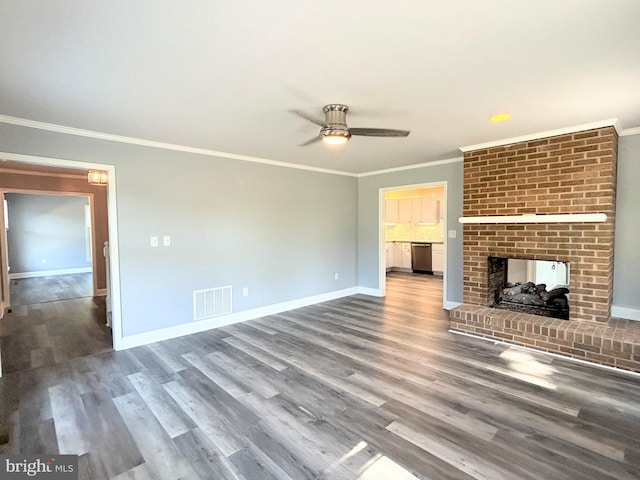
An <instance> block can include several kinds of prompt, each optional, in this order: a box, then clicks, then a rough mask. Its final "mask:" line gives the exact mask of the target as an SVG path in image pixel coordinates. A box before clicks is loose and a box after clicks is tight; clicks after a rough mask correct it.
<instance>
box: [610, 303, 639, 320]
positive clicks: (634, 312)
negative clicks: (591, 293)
mask: <svg viewBox="0 0 640 480" xmlns="http://www.w3.org/2000/svg"><path fill="white" fill-rule="evenodd" d="M611 316H612V317H616V318H626V319H627V320H640V308H635V307H625V306H623V305H612V306H611Z"/></svg>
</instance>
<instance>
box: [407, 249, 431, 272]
mask: <svg viewBox="0 0 640 480" xmlns="http://www.w3.org/2000/svg"><path fill="white" fill-rule="evenodd" d="M411 270H413V271H414V272H415V273H430V274H431V275H433V267H432V266H431V244H430V243H412V244H411Z"/></svg>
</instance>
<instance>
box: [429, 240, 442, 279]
mask: <svg viewBox="0 0 640 480" xmlns="http://www.w3.org/2000/svg"><path fill="white" fill-rule="evenodd" d="M431 268H432V269H433V271H434V273H443V272H444V245H443V244H442V243H433V244H431Z"/></svg>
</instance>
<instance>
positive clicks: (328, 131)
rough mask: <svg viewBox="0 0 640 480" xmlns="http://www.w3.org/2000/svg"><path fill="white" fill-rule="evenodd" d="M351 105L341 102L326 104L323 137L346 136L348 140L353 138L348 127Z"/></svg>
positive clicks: (321, 133)
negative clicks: (348, 112) (348, 114)
mask: <svg viewBox="0 0 640 480" xmlns="http://www.w3.org/2000/svg"><path fill="white" fill-rule="evenodd" d="M348 110H349V107H347V106H346V105H340V104H335V103H333V104H330V105H325V107H324V108H323V109H322V111H323V112H324V123H325V126H324V127H323V128H322V130H321V131H320V135H321V136H322V137H344V138H345V139H346V140H348V139H349V138H351V133H349V128H348V127H347V111H348Z"/></svg>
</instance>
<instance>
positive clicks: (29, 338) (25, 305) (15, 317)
mask: <svg viewBox="0 0 640 480" xmlns="http://www.w3.org/2000/svg"><path fill="white" fill-rule="evenodd" d="M11 282H12V285H11V312H10V313H6V314H5V316H4V317H3V318H2V320H0V360H1V361H2V373H3V374H4V375H6V374H8V373H12V372H20V371H24V370H27V369H30V368H39V367H42V366H46V365H53V364H56V363H65V362H67V361H69V360H70V359H72V358H78V357H84V356H87V355H93V354H96V353H100V352H104V351H108V350H111V348H112V341H111V329H110V328H108V327H107V326H106V307H105V299H104V297H92V296H91V294H92V292H93V286H92V283H91V282H92V278H91V274H90V273H89V274H84V273H83V274H73V275H60V276H55V277H39V278H25V279H20V280H12V281H11ZM14 282H15V283H16V284H14Z"/></svg>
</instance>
